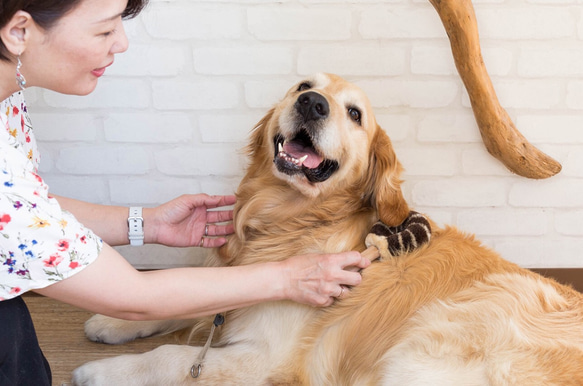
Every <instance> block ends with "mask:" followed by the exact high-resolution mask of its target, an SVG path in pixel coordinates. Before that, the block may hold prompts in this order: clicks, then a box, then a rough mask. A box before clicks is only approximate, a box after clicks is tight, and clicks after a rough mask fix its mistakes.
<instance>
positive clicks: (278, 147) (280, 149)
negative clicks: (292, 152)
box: [277, 143, 283, 153]
mask: <svg viewBox="0 0 583 386" xmlns="http://www.w3.org/2000/svg"><path fill="white" fill-rule="evenodd" d="M277 151H278V152H280V153H281V152H282V151H283V146H282V145H281V143H278V144H277Z"/></svg>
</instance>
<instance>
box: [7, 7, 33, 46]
mask: <svg viewBox="0 0 583 386" xmlns="http://www.w3.org/2000/svg"><path fill="white" fill-rule="evenodd" d="M33 24H34V20H33V19H32V16H30V14H29V13H28V12H25V11H16V13H15V14H14V16H12V18H11V19H10V20H9V21H8V23H6V25H4V27H2V29H0V39H2V43H4V45H5V46H6V48H7V49H8V51H9V52H10V53H11V54H12V55H14V56H18V55H20V54H22V53H23V52H24V51H25V49H26V44H27V43H28V39H29V35H30V34H29V30H28V29H29V28H30V27H32V25H33Z"/></svg>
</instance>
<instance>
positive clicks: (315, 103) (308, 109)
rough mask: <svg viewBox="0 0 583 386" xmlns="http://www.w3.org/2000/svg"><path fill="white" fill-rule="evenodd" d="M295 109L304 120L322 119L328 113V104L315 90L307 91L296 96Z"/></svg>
mask: <svg viewBox="0 0 583 386" xmlns="http://www.w3.org/2000/svg"><path fill="white" fill-rule="evenodd" d="M296 110H297V111H298V113H300V115H301V116H302V117H304V120H305V121H306V122H307V121H312V120H314V121H316V120H319V119H324V118H326V117H327V116H328V114H329V113H330V106H329V105H328V101H327V100H326V98H324V97H323V96H322V95H320V94H318V93H317V92H313V91H308V92H306V93H303V94H302V95H300V96H299V97H298V100H297V101H296Z"/></svg>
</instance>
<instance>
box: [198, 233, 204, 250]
mask: <svg viewBox="0 0 583 386" xmlns="http://www.w3.org/2000/svg"><path fill="white" fill-rule="evenodd" d="M203 245H204V236H203V237H201V238H200V243H199V244H198V246H199V248H202V246H203Z"/></svg>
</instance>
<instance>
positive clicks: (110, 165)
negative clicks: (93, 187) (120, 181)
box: [56, 145, 150, 175]
mask: <svg viewBox="0 0 583 386" xmlns="http://www.w3.org/2000/svg"><path fill="white" fill-rule="evenodd" d="M56 166H57V168H58V169H59V170H60V171H61V172H64V173H68V174H77V175H95V174H111V175H116V174H146V173H147V172H148V171H149V170H150V160H149V157H148V154H147V152H146V150H145V149H143V148H141V147H135V146H131V147H130V146H123V147H120V146H113V145H110V146H94V145H88V146H75V147H69V148H65V149H62V150H61V152H60V154H59V158H58V159H57V161H56Z"/></svg>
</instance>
